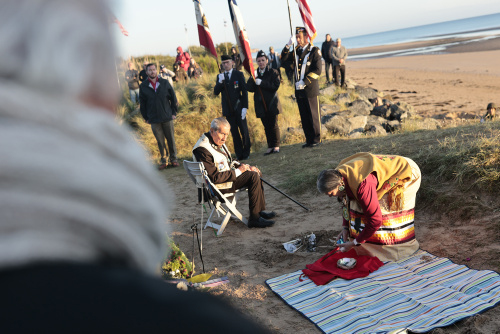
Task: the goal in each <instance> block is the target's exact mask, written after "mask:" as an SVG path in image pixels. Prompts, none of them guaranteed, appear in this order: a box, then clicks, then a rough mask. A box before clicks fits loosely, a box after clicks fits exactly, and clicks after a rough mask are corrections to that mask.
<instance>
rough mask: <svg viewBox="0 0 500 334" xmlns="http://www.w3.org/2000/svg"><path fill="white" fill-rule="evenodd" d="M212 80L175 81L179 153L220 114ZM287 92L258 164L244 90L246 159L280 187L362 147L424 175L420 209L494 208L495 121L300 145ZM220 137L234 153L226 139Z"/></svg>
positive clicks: (186, 152)
mask: <svg viewBox="0 0 500 334" xmlns="http://www.w3.org/2000/svg"><path fill="white" fill-rule="evenodd" d="M215 80H216V74H215V73H205V74H204V76H203V77H202V78H201V79H200V80H198V81H194V80H193V81H190V82H189V83H187V84H177V83H176V84H175V87H174V88H175V90H176V93H177V98H178V101H179V113H178V118H177V119H176V121H175V138H176V145H177V151H178V157H179V159H191V149H192V147H193V145H194V143H195V142H196V141H197V139H198V138H199V136H200V134H201V133H203V132H206V131H208V129H209V125H210V121H211V120H212V119H213V118H215V117H219V116H221V112H222V111H221V109H222V108H221V105H220V96H217V97H216V96H214V94H213V86H214V83H215ZM122 88H123V90H124V96H126V98H124V100H123V103H122V105H121V106H120V107H119V109H118V115H119V118H120V119H121V120H125V121H126V122H128V123H130V124H131V125H132V127H133V128H134V130H135V133H136V135H137V138H138V141H139V142H141V143H142V144H143V145H144V146H145V147H146V149H147V150H148V151H149V152H150V153H151V159H152V162H153V163H156V162H157V161H158V160H159V154H158V148H157V146H156V141H155V139H154V137H153V135H152V133H151V129H150V126H149V125H148V124H146V123H145V122H144V121H143V119H142V117H141V116H140V113H137V111H135V112H134V108H135V107H134V106H133V105H132V104H131V103H130V101H129V100H128V92H127V91H126V86H125V84H123V87H122ZM125 92H127V93H125ZM342 92H345V91H343V90H340V89H339V90H337V92H336V93H342ZM293 94H294V91H293V87H292V86H291V85H290V84H289V83H288V82H287V81H286V80H285V82H284V83H283V84H282V85H281V87H280V89H279V91H278V95H279V98H280V101H281V103H282V106H283V113H282V114H280V116H279V126H280V131H281V142H282V145H281V147H282V154H281V155H280V158H279V159H278V162H277V163H275V164H272V165H269V164H266V160H265V158H264V157H262V154H261V153H262V152H263V151H264V148H265V147H266V146H267V145H266V138H265V134H264V128H263V126H262V123H261V122H260V120H259V119H257V118H256V117H255V113H254V107H253V94H252V93H249V112H248V126H249V129H250V137H251V141H252V152H253V154H252V156H251V158H252V159H251V163H252V164H257V165H259V168H260V169H261V170H262V171H263V172H264V173H266V174H268V175H271V176H273V178H275V179H276V180H279V184H278V185H279V186H280V187H283V188H284V189H285V190H287V191H288V192H290V193H292V194H293V193H299V192H304V191H311V189H313V190H314V189H315V182H316V177H317V174H318V171H319V170H322V169H324V168H331V167H335V166H336V165H337V164H338V162H339V161H340V160H341V159H343V158H345V157H347V156H349V155H352V154H354V153H356V152H361V151H368V152H373V153H390V154H398V155H403V156H406V157H409V158H411V159H413V160H415V161H416V162H417V164H418V165H419V166H420V168H421V170H422V174H423V175H424V177H423V183H422V187H421V190H420V191H419V193H418V196H419V201H420V203H421V204H424V206H425V207H426V208H429V209H432V210H435V211H439V212H441V213H443V214H444V213H451V214H453V215H457V217H458V216H462V217H464V218H466V217H467V216H472V215H477V214H481V213H485V212H486V213H487V212H491V211H498V210H500V201H499V198H498V195H497V189H498V188H499V187H500V148H499V145H498V143H499V141H500V122H498V121H497V122H487V123H483V124H480V123H468V124H466V125H462V126H459V127H452V128H446V129H439V130H424V129H419V127H418V125H415V123H412V122H408V123H406V124H403V127H402V130H401V131H400V132H399V133H396V134H391V135H388V136H384V137H373V136H370V137H366V138H361V139H346V138H343V137H340V136H338V135H332V134H328V133H326V134H324V138H325V139H324V144H323V145H322V146H320V147H318V148H315V149H306V150H303V149H301V147H300V144H301V143H303V142H304V137H303V134H302V133H301V130H300V129H301V126H300V117H299V113H298V108H297V104H296V103H295V101H294V100H293V98H292V96H293ZM351 95H352V96H351V99H352V100H354V99H356V98H357V96H356V94H355V93H352V94H351ZM320 102H321V103H328V104H334V101H333V99H332V97H329V96H321V97H320ZM227 144H228V147H229V149H230V150H231V151H233V152H234V150H233V147H232V140H229V141H228V143H227ZM486 198H487V200H486ZM498 228H499V229H500V223H499V227H498Z"/></svg>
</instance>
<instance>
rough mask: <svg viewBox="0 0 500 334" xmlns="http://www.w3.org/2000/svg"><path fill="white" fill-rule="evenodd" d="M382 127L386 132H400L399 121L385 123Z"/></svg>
mask: <svg viewBox="0 0 500 334" xmlns="http://www.w3.org/2000/svg"><path fill="white" fill-rule="evenodd" d="M382 126H383V127H384V129H385V130H386V131H387V132H396V131H399V130H401V123H400V122H399V121H395V120H394V121H386V122H384V123H382Z"/></svg>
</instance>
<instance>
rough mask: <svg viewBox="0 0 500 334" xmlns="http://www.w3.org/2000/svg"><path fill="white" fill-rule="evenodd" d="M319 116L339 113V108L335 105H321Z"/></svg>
mask: <svg viewBox="0 0 500 334" xmlns="http://www.w3.org/2000/svg"><path fill="white" fill-rule="evenodd" d="M319 110H320V113H321V116H326V115H328V114H332V113H336V112H339V111H340V107H339V106H338V105H336V104H322V105H321V106H320V107H319Z"/></svg>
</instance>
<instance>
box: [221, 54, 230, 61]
mask: <svg viewBox="0 0 500 334" xmlns="http://www.w3.org/2000/svg"><path fill="white" fill-rule="evenodd" d="M220 60H222V61H225V60H233V58H231V56H230V55H222V56H221V57H220Z"/></svg>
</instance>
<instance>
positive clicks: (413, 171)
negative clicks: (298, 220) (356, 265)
mask: <svg viewBox="0 0 500 334" xmlns="http://www.w3.org/2000/svg"><path fill="white" fill-rule="evenodd" d="M420 182H421V177H420V169H419V168H418V166H417V164H416V163H415V162H414V161H413V160H411V159H410V158H405V157H401V156H397V155H382V154H370V153H364V152H361V153H358V154H355V155H353V156H350V157H348V158H345V159H344V160H342V161H341V162H340V164H339V165H338V166H337V168H336V169H325V170H324V171H322V172H321V173H320V174H319V176H318V182H317V187H318V191H319V192H320V193H323V194H326V195H328V196H330V197H334V196H335V197H337V198H338V200H339V202H341V203H342V205H343V208H342V213H343V230H342V232H341V233H340V234H339V236H338V237H337V240H340V239H341V240H342V242H343V243H342V247H341V251H343V252H347V251H349V250H350V249H351V248H352V247H353V246H356V247H355V249H356V253H357V254H358V255H370V256H376V257H378V258H379V260H381V261H398V260H401V259H404V258H406V257H408V256H410V255H412V254H413V253H415V252H416V251H417V250H418V247H419V244H418V241H417V240H416V239H415V227H414V218H415V196H416V194H417V191H418V189H419V188H420Z"/></svg>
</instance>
